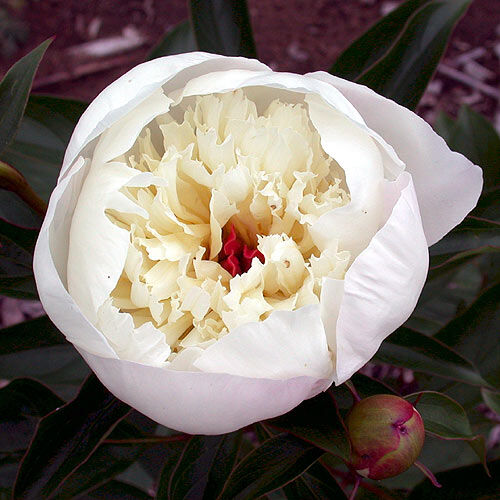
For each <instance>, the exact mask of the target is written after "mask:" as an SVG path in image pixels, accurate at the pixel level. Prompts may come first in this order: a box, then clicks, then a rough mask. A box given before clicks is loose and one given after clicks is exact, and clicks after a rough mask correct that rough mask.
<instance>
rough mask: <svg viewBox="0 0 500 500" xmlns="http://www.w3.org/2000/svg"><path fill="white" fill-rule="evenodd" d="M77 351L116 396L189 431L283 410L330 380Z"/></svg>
mask: <svg viewBox="0 0 500 500" xmlns="http://www.w3.org/2000/svg"><path fill="white" fill-rule="evenodd" d="M80 353H81V354H82V356H83V357H84V358H85V360H86V361H87V363H88V364H89V365H90V367H91V368H92V370H94V372H95V373H96V375H97V376H98V377H99V379H100V380H101V382H102V383H103V384H104V385H105V386H106V387H107V388H108V389H109V390H110V391H111V392H112V393H113V394H114V395H115V396H116V397H118V398H120V399H121V400H122V401H125V402H126V403H128V404H129V405H131V406H133V407H134V408H137V409H138V410H139V411H141V412H142V413H144V414H145V415H147V416H148V417H150V418H152V419H153V420H155V421H156V422H159V423H161V424H163V425H165V426H167V427H170V428H171V429H176V430H178V431H182V432H187V433H189V434H223V433H226V432H231V431H234V430H236V429H240V428H241V427H244V426H245V425H249V424H251V423H253V422H257V421H259V420H263V419H266V418H271V417H275V416H277V415H282V414H283V413H286V412H287V411H289V410H291V409H292V408H294V407H295V406H297V405H298V404H299V403H301V402H302V401H303V400H304V399H308V398H312V397H314V396H315V395H316V394H319V393H320V392H321V391H324V390H326V388H327V387H328V386H329V385H330V384H331V380H318V379H315V378H312V377H295V378H290V379H287V380H270V379H265V378H246V377H238V376H235V375H227V374H224V373H203V372H183V371H176V370H165V369H161V368H155V367H153V366H147V365H142V364H139V363H134V362H133V361H124V360H121V359H109V358H102V357H98V356H94V355H92V354H89V353H87V352H85V351H83V350H80Z"/></svg>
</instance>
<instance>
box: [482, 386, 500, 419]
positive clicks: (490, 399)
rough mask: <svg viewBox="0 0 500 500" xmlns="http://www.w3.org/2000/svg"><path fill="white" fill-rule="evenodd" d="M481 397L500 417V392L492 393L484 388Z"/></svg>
mask: <svg viewBox="0 0 500 500" xmlns="http://www.w3.org/2000/svg"><path fill="white" fill-rule="evenodd" d="M481 395H482V396H483V400H484V402H485V403H486V404H487V405H488V407H489V408H490V409H491V410H493V411H494V412H495V413H496V414H497V415H500V392H495V391H490V390H489V389H486V388H484V387H483V388H482V389H481Z"/></svg>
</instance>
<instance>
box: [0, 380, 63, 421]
mask: <svg viewBox="0 0 500 500" xmlns="http://www.w3.org/2000/svg"><path fill="white" fill-rule="evenodd" d="M63 404H64V400H62V399H61V398H60V397H59V396H57V395H56V394H55V393H54V392H52V391H51V390H50V389H49V388H48V387H47V386H45V385H43V384H41V383H40V382H38V381H37V380H33V379H30V378H18V379H15V380H13V381H12V382H10V383H9V384H8V385H6V386H5V387H2V388H1V389H0V419H2V420H3V419H5V418H8V417H10V416H13V415H14V416H22V417H36V418H40V417H44V416H45V415H47V414H48V413H50V412H52V411H54V410H55V409H56V408H58V407H59V406H62V405H63Z"/></svg>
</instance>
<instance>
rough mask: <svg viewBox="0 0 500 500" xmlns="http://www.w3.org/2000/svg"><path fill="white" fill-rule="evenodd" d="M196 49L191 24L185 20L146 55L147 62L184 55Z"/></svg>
mask: <svg viewBox="0 0 500 500" xmlns="http://www.w3.org/2000/svg"><path fill="white" fill-rule="evenodd" d="M197 49H198V46H197V45H196V40H195V38H194V33H193V28H192V26H191V23H190V22H189V21H188V20H186V21H182V22H180V23H179V24H177V25H175V26H174V27H173V28H172V29H171V30H169V31H168V32H167V33H166V34H165V35H164V36H163V38H162V39H161V40H160V41H159V42H158V44H157V45H155V46H154V47H153V49H152V50H151V52H150V53H149V54H148V57H147V60H148V61H149V60H151V59H156V58H157V57H163V56H173V55H175V54H184V53H185V52H194V51H195V50H197Z"/></svg>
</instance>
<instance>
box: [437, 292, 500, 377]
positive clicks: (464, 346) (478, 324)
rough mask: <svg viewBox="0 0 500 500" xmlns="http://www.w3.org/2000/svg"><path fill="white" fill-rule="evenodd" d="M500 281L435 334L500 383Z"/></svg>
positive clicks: (438, 338)
mask: <svg viewBox="0 0 500 500" xmlns="http://www.w3.org/2000/svg"><path fill="white" fill-rule="evenodd" d="M499 296H500V283H496V284H493V285H491V286H490V287H489V288H488V289H486V290H485V291H483V293H482V294H481V295H480V296H479V297H478V298H477V300H476V301H475V302H474V303H473V304H472V305H471V306H470V307H469V308H468V309H467V310H466V311H465V312H464V313H463V314H461V315H460V316H457V317H456V318H455V319H453V320H452V321H450V322H449V323H448V324H447V325H446V326H445V327H444V328H442V329H441V330H440V331H439V332H438V333H437V334H436V335H435V338H436V339H437V340H439V341H441V342H444V343H445V344H447V345H449V346H451V347H453V349H455V350H456V351H457V352H459V353H460V354H462V355H464V356H467V358H468V359H470V360H471V361H472V362H473V363H474V364H475V366H476V367H477V369H478V371H479V373H480V374H481V376H482V377H483V379H484V380H486V381H488V382H489V383H490V384H491V385H493V386H495V387H500V308H499V307H498V297H499Z"/></svg>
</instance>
